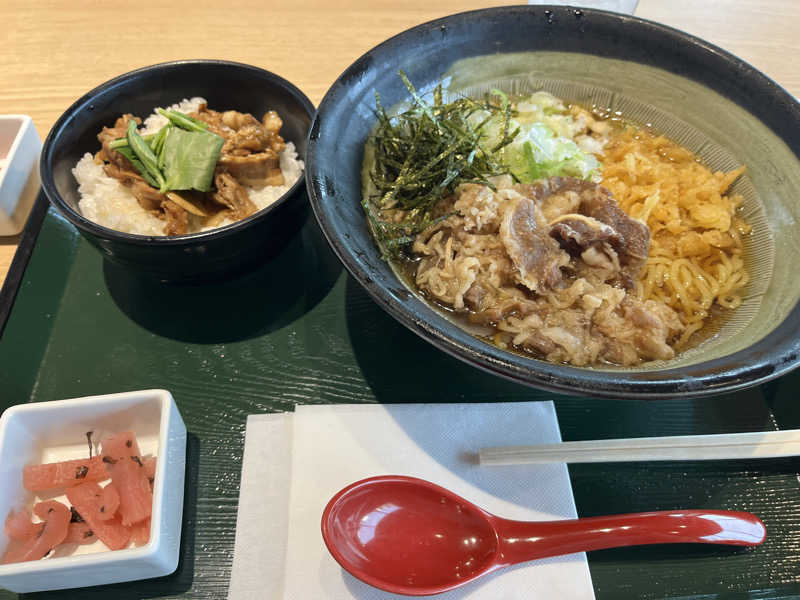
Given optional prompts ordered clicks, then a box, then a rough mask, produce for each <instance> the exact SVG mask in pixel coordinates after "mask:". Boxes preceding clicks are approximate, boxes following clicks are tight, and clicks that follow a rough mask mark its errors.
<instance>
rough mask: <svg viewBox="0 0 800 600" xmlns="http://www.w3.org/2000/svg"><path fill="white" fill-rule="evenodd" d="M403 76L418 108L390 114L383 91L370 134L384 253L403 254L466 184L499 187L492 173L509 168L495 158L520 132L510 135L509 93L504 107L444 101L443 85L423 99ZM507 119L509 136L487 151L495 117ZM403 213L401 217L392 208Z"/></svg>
mask: <svg viewBox="0 0 800 600" xmlns="http://www.w3.org/2000/svg"><path fill="white" fill-rule="evenodd" d="M399 74H400V78H401V79H402V80H403V83H404V84H405V86H406V87H407V88H408V91H409V92H410V93H411V97H412V98H413V102H412V106H411V107H410V108H409V109H408V110H405V111H403V112H401V113H399V114H397V115H395V116H392V117H390V116H389V115H388V114H387V113H386V111H385V109H384V108H383V106H382V105H381V101H380V95H379V94H378V93H377V92H376V93H375V116H376V118H377V119H378V125H377V127H376V129H375V132H374V133H373V134H372V135H371V137H370V142H372V145H373V147H374V153H375V162H374V165H373V166H372V168H371V170H370V173H369V175H370V179H371V181H372V183H373V185H374V186H375V188H376V190H377V191H378V193H377V194H375V195H371V196H370V197H365V198H363V199H362V206H363V207H364V212H365V213H366V215H367V219H368V221H369V224H370V227H371V229H372V232H373V235H374V236H375V239H376V241H377V242H378V245H379V246H380V247H381V250H382V252H383V253H384V255H385V256H386V255H388V256H390V257H391V256H396V255H397V254H398V253H399V252H400V251H401V250H402V249H403V248H404V247H406V246H408V245H409V244H410V243H411V242H413V240H414V238H415V237H416V235H417V234H418V233H420V232H422V231H424V230H425V229H427V228H428V227H430V226H431V225H434V224H435V223H437V222H439V221H441V220H444V219H446V218H447V217H448V216H450V214H439V213H441V210H439V213H437V205H438V204H439V201H440V200H442V199H443V198H445V197H447V196H449V195H451V194H452V193H453V191H454V190H455V188H456V186H457V185H458V184H460V183H465V182H474V183H481V184H484V185H489V186H490V187H492V186H491V183H490V182H489V181H488V178H489V177H491V176H494V175H501V174H504V173H508V169H507V168H506V167H504V166H503V164H502V163H501V162H500V161H499V160H498V159H497V158H495V157H494V156H493V153H495V152H497V151H498V150H500V149H501V148H503V147H504V146H506V145H507V144H509V143H511V141H513V139H514V138H515V137H516V136H517V134H518V133H519V128H517V129H516V130H515V131H513V132H509V131H508V130H509V120H510V119H511V117H512V110H511V107H510V104H509V102H508V99H507V98H506V97H505V95H504V94H502V93H500V92H495V95H497V96H499V97H500V99H501V104H500V105H499V106H498V105H497V104H496V103H494V102H490V101H489V100H488V99H487V101H485V102H478V101H476V100H473V99H471V98H459V99H457V100H455V101H453V102H448V103H444V102H443V100H442V86H441V84H439V85H438V86H437V87H436V89H435V90H434V92H433V103H432V104H430V103H428V102H426V101H425V100H423V99H422V97H421V96H420V95H419V94H418V93H417V91H416V89H415V88H414V86H413V85H412V84H411V82H410V81H409V80H408V78H407V77H406V75H405V73H403V71H399ZM479 111H486V112H488V113H489V115H490V116H489V117H487V118H484V119H483V120H482V121H480V122H479V123H477V124H476V123H475V122H474V121H475V119H470V117H472V116H473V115H475V114H476V113H478V112H479ZM498 114H499V115H501V116H502V118H503V127H502V132H503V133H502V138H501V140H500V141H499V142H498V143H497V144H495V146H494V147H492V148H489V149H484V148H483V147H482V145H481V142H482V141H483V140H484V139H485V138H486V135H485V134H484V132H483V129H484V127H485V126H486V124H487V122H488V121H489V120H490V119H491V118H492V117H493V116H495V115H498ZM387 209H399V210H401V211H403V216H402V218H401V219H400V220H394V219H392V218H391V217H390V216H389V215H387V214H385V212H384V211H386V210H387Z"/></svg>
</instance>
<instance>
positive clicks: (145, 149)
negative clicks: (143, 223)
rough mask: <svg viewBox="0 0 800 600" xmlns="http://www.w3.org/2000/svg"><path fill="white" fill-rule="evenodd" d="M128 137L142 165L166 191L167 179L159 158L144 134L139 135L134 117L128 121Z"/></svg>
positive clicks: (129, 143) (161, 189) (160, 189)
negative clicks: (144, 137) (159, 164)
mask: <svg viewBox="0 0 800 600" xmlns="http://www.w3.org/2000/svg"><path fill="white" fill-rule="evenodd" d="M126 137H127V138H128V145H129V146H130V148H131V150H133V153H134V154H136V157H137V158H138V159H139V160H140V161H141V162H142V165H143V166H144V168H145V169H147V172H148V173H149V174H150V176H151V177H152V178H153V179H155V180H156V182H158V187H159V191H161V193H164V192H165V191H166V181H165V180H164V176H163V175H162V174H161V171H160V170H159V169H158V159H157V158H156V155H155V154H153V151H152V150H151V149H150V146H148V145H147V142H145V141H144V139H142V136H141V135H139V132H138V131H136V121H134V120H132V119H131V120H130V121H128V133H127V136H126Z"/></svg>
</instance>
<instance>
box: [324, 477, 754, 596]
mask: <svg viewBox="0 0 800 600" xmlns="http://www.w3.org/2000/svg"><path fill="white" fill-rule="evenodd" d="M765 536H766V530H765V528H764V525H763V523H762V522H761V521H760V520H759V519H758V517H756V516H755V515H753V514H751V513H746V512H733V511H715V510H681V511H659V512H648V513H632V514H624V515H613V516H607V517H591V518H586V519H570V520H563V521H539V522H527V521H513V520H510V519H504V518H502V517H498V516H495V515H493V514H491V513H488V512H486V511H485V510H483V509H481V508H479V507H477V506H475V505H474V504H472V503H471V502H469V501H467V500H465V499H463V498H461V497H460V496H458V495H456V494H454V493H453V492H451V491H449V490H447V489H445V488H443V487H440V486H438V485H436V484H434V483H431V482H428V481H424V480H422V479H417V478H414V477H405V476H402V475H385V476H380V477H371V478H368V479H364V480H361V481H357V482H355V483H353V484H351V485H349V486H347V487H346V488H344V489H343V490H341V491H340V492H339V493H337V494H336V495H335V496H334V497H333V498H332V499H331V500H330V502H328V505H327V506H326V507H325V510H324V512H323V514H322V537H323V539H324V540H325V545H326V546H327V547H328V550H329V551H330V553H331V554H332V555H333V557H334V559H336V561H337V562H338V563H339V564H340V565H341V566H342V568H344V569H345V570H346V571H348V572H349V573H350V574H351V575H353V576H354V577H356V578H358V579H360V580H361V581H363V582H365V583H368V584H370V585H372V586H374V587H377V588H379V589H382V590H385V591H387V592H392V593H396V594H405V595H409V596H426V595H430V594H438V593H441V592H446V591H448V590H451V589H453V588H456V587H459V586H461V585H464V584H465V583H468V582H470V581H473V580H475V579H477V578H478V577H481V576H483V575H486V574H487V573H491V572H492V571H496V570H497V569H500V568H503V567H506V566H509V565H513V564H517V563H520V562H526V561H529V560H534V559H537V558H544V557H547V556H557V555H561V554H571V553H573V552H582V551H588V550H599V549H602V548H614V547H619V546H633V545H642V544H667V543H706V544H730V545H737V546H752V545H757V544H760V543H761V542H763V541H764V538H765Z"/></svg>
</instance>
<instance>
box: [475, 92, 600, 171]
mask: <svg viewBox="0 0 800 600" xmlns="http://www.w3.org/2000/svg"><path fill="white" fill-rule="evenodd" d="M515 108H516V113H517V114H516V116H515V117H514V118H512V119H510V121H509V123H508V131H512V132H513V131H514V130H516V129H517V128H519V133H518V134H517V135H516V137H515V138H514V140H513V141H512V142H511V143H510V144H508V145H507V146H505V147H503V148H501V149H500V150H498V151H497V155H498V157H499V158H500V160H502V161H503V163H504V164H505V165H506V166H507V167H508V168H509V170H510V171H511V172H512V173H513V174H514V176H516V177H517V179H519V180H520V181H521V182H523V183H530V182H532V181H534V180H535V179H541V178H543V177H551V176H554V175H559V176H570V177H578V178H580V179H597V178H598V177H599V169H600V166H601V165H600V162H599V161H598V160H597V157H596V156H595V155H594V154H591V153H590V152H587V151H585V150H583V149H581V148H580V147H579V146H578V144H576V143H575V141H573V139H572V138H574V137H575V136H576V135H577V134H578V133H580V132H581V131H582V129H583V126H582V125H581V124H579V123H577V122H576V121H575V119H574V118H573V117H572V115H570V114H569V112H568V110H567V107H566V106H565V105H564V104H563V103H562V102H561V100H559V99H558V98H556V97H555V96H553V95H552V94H548V93H547V92H536V93H535V94H533V95H532V96H530V97H528V98H525V99H524V100H521V101H519V102H517V104H516V107H515ZM487 119H489V120H488V121H486V120H487ZM470 121H471V122H472V124H473V125H475V126H477V125H479V124H480V123H482V122H484V121H486V125H485V128H484V134H485V136H486V137H485V139H484V141H483V142H482V146H483V147H484V149H486V150H488V151H491V150H492V149H494V148H495V147H496V146H497V145H498V144H499V142H500V140H501V139H502V138H503V125H504V120H503V118H502V116H499V115H496V116H494V117H491V118H490V114H489V113H488V112H486V111H478V112H476V113H474V114H473V115H472V116H471V117H470ZM584 146H586V145H585V144H584Z"/></svg>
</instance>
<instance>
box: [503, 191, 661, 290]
mask: <svg viewBox="0 0 800 600" xmlns="http://www.w3.org/2000/svg"><path fill="white" fill-rule="evenodd" d="M514 189H515V190H517V191H519V192H520V193H523V194H524V195H526V196H528V197H529V198H533V199H534V200H536V203H537V205H538V206H539V207H540V209H541V211H542V214H543V215H544V216H545V218H546V219H547V221H548V223H549V224H550V226H551V231H550V234H551V235H552V236H553V237H554V238H556V239H558V240H559V242H560V243H561V246H562V247H563V248H564V249H566V250H567V251H569V252H570V253H571V254H573V255H581V256H584V255H585V257H586V258H589V259H590V261H594V262H595V264H599V263H604V264H606V265H608V266H609V267H613V268H614V269H615V270H619V271H620V273H619V277H620V278H621V279H622V283H623V284H624V285H625V287H631V286H632V285H633V282H634V280H635V279H636V277H637V276H638V274H639V271H640V270H641V268H642V267H643V266H644V263H645V261H646V260H647V254H648V250H649V248H650V229H649V228H648V227H647V225H645V224H644V223H642V222H641V221H638V220H636V219H632V218H630V217H629V216H628V215H626V214H625V212H624V211H623V210H622V209H621V208H620V207H619V205H618V204H617V202H616V200H614V197H613V196H612V195H611V192H609V191H608V190H607V189H606V188H604V187H602V186H600V185H598V184H596V183H592V182H590V181H583V180H580V179H576V178H573V177H550V178H548V179H543V180H540V181H537V182H535V183H532V184H528V185H517V186H514ZM587 252H588V253H587ZM601 259H602V260H601Z"/></svg>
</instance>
